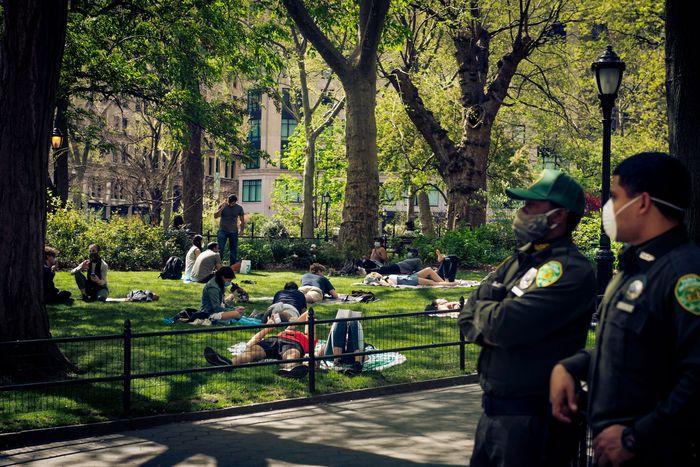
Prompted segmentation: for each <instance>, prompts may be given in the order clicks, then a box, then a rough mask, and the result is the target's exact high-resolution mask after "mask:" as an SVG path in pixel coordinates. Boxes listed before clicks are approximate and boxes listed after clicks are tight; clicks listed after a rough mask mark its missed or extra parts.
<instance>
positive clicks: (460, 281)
mask: <svg viewBox="0 0 700 467" xmlns="http://www.w3.org/2000/svg"><path fill="white" fill-rule="evenodd" d="M480 283H481V281H468V280H464V279H457V280H456V281H455V282H454V284H452V285H446V284H440V285H393V286H392V285H382V284H377V283H373V284H365V283H363V282H358V283H355V284H353V285H371V286H374V287H392V288H395V289H457V288H460V287H474V286H477V285H479V284H480Z"/></svg>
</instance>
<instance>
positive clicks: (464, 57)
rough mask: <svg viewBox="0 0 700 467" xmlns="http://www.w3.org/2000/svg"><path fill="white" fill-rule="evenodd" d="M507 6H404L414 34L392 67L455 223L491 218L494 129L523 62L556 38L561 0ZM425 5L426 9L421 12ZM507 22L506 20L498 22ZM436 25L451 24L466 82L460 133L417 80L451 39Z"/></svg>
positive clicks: (404, 21)
mask: <svg viewBox="0 0 700 467" xmlns="http://www.w3.org/2000/svg"><path fill="white" fill-rule="evenodd" d="M517 5H518V7H513V6H511V4H507V5H503V12H504V14H500V13H499V12H498V11H497V10H498V8H497V7H495V6H494V5H493V4H489V5H486V4H482V2H478V1H473V2H470V3H469V4H468V5H467V4H463V5H462V4H459V5H456V4H451V2H433V1H429V0H428V1H425V2H421V3H420V5H419V6H418V9H410V10H404V11H402V12H398V17H397V22H398V23H399V24H401V25H403V27H404V30H405V31H406V35H407V40H406V42H405V46H404V50H403V51H402V53H401V54H400V62H401V63H400V65H399V66H396V67H394V68H393V69H392V70H391V71H390V72H388V73H385V76H386V77H387V78H388V79H389V81H390V82H391V84H392V86H393V87H394V88H395V89H396V91H397V92H398V93H399V94H400V96H401V98H402V100H403V102H404V104H405V106H406V111H407V112H408V114H409V116H410V118H411V120H412V121H413V123H414V124H415V125H416V127H417V128H418V130H419V131H420V132H421V133H422V135H423V137H424V138H425V139H426V141H427V142H428V144H429V145H430V147H431V149H432V150H433V152H434V153H435V155H436V156H437V159H438V163H439V165H438V170H439V172H440V174H441V175H442V177H443V178H444V180H445V183H446V184H447V198H448V227H450V228H451V227H455V226H465V225H471V226H479V225H481V224H483V223H484V222H485V220H486V197H485V194H486V188H487V187H486V173H487V172H486V170H487V165H488V154H489V145H490V139H491V131H492V128H493V125H494V122H495V119H496V115H497V114H498V112H499V110H500V109H501V107H502V105H503V102H504V100H505V99H506V97H507V95H508V90H509V87H510V85H511V80H512V79H513V76H514V75H515V73H516V70H517V69H518V66H519V65H520V64H521V62H523V61H524V60H526V59H527V57H528V56H530V54H532V52H533V51H534V50H535V49H536V48H537V47H539V46H541V45H542V44H543V43H545V42H546V41H547V40H548V39H549V38H550V37H551V31H552V26H553V25H554V24H555V23H556V22H557V21H558V18H559V12H560V9H561V2H550V3H546V4H540V3H533V2H529V1H528V2H519V3H518V4H517ZM421 10H422V11H421ZM497 21H499V23H497ZM436 30H444V31H445V32H446V33H447V35H448V37H449V39H450V41H451V43H452V44H451V45H452V46H453V54H454V60H455V63H456V72H455V77H456V78H457V79H458V81H459V87H460V104H461V106H462V110H463V113H462V125H461V133H460V135H459V140H456V139H453V138H451V137H450V135H449V131H448V130H447V129H446V128H445V127H444V126H443V124H442V123H441V121H440V119H439V118H438V117H437V116H436V115H435V114H434V113H433V112H432V111H431V110H429V109H428V107H427V106H426V105H425V102H424V100H423V99H422V97H421V91H420V90H419V88H418V86H417V85H416V83H415V82H414V80H415V75H416V74H417V73H420V72H423V71H425V69H426V67H427V66H429V65H430V63H431V61H432V60H431V59H430V58H426V56H425V55H426V52H428V53H433V54H434V52H435V51H436V50H437V49H438V48H440V47H441V46H445V45H446V44H441V43H440V40H441V36H440V35H438V34H436V33H435V31H436ZM499 35H500V36H504V35H506V36H507V37H508V39H507V41H506V42H507V46H506V47H504V50H503V52H502V53H500V54H499V55H500V56H499V59H498V60H497V62H496V64H495V65H496V66H495V67H493V64H492V62H491V60H490V59H491V54H492V53H493V52H494V50H493V49H494V45H493V44H492V41H493V40H494V38H495V37H496V36H499Z"/></svg>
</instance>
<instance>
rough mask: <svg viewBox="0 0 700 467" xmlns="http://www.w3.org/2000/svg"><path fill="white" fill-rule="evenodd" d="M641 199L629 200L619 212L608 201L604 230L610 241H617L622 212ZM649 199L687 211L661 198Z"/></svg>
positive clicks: (604, 212)
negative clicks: (619, 218)
mask: <svg viewBox="0 0 700 467" xmlns="http://www.w3.org/2000/svg"><path fill="white" fill-rule="evenodd" d="M641 197H642V195H639V196H637V197H636V198H633V199H631V200H629V201H628V202H626V203H625V204H624V205H623V206H622V207H621V208H620V209H619V210H618V211H617V212H615V210H614V209H613V202H612V198H610V199H608V201H607V202H606V203H605V205H604V206H603V214H602V217H603V230H605V233H606V234H607V235H608V237H610V240H612V241H617V216H618V215H619V214H620V213H621V212H622V211H624V210H625V209H627V207H628V206H629V205H630V204H632V203H634V202H635V201H637V200H638V199H639V198H641ZM649 198H650V199H651V200H653V201H655V202H657V203H660V204H664V205H666V206H668V207H670V208H673V209H677V210H679V211H685V209H683V208H681V207H679V206H676V205H675V204H671V203H669V202H668V201H664V200H662V199H659V198H654V197H653V196H650V197H649Z"/></svg>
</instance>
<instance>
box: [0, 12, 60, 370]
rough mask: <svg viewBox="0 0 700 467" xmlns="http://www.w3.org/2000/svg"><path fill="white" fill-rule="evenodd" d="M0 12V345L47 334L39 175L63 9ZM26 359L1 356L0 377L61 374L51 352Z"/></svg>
mask: <svg viewBox="0 0 700 467" xmlns="http://www.w3.org/2000/svg"><path fill="white" fill-rule="evenodd" d="M0 6H1V8H2V10H0V11H1V13H0V16H2V21H3V29H2V31H1V32H0V34H1V35H2V39H1V41H0V173H2V174H3V182H2V183H1V184H0V248H1V249H2V251H4V252H5V254H3V255H0V270H2V271H4V272H5V273H4V274H2V277H0V341H8V340H15V339H37V338H45V337H49V336H50V332H49V321H48V316H47V314H46V308H45V306H44V305H43V303H42V302H43V296H44V290H43V289H44V287H43V282H42V280H41V277H42V263H43V248H44V238H45V230H46V181H47V177H46V171H47V167H48V155H49V154H48V151H49V138H50V135H51V128H52V125H51V121H52V117H53V109H54V100H55V97H56V88H57V86H58V78H59V69H60V65H61V57H62V55H63V46H64V41H65V31H66V15H67V10H68V5H67V0H55V1H51V2H43V1H38V0H26V1H21V2H14V1H4V2H2V4H1V5H0ZM10 271H12V272H10ZM23 350H24V351H26V350H27V349H26V348H25V349H23ZM31 354H32V352H30V356H28V354H27V353H22V354H19V353H18V354H17V355H13V357H12V358H3V359H2V360H1V361H0V375H3V377H5V376H11V377H12V376H15V377H16V376H17V375H21V374H22V373H31V372H36V371H37V369H38V368H43V369H47V368H48V369H49V371H56V372H60V371H61V370H65V369H66V368H67V365H66V364H67V362H66V361H65V359H63V358H62V356H61V354H60V353H59V352H58V350H57V349H56V348H55V347H50V348H42V349H41V350H40V351H39V350H38V349H37V351H36V352H35V353H33V355H31Z"/></svg>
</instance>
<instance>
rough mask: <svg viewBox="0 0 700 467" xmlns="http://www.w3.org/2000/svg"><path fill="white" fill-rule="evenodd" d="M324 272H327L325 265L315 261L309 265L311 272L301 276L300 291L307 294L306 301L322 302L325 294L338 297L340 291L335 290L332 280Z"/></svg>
mask: <svg viewBox="0 0 700 467" xmlns="http://www.w3.org/2000/svg"><path fill="white" fill-rule="evenodd" d="M324 272H326V268H325V266H323V265H322V264H319V263H313V264H312V265H311V266H309V272H308V273H306V274H304V275H303V276H301V288H300V289H299V291H300V292H301V293H303V294H304V295H305V296H306V303H316V302H320V301H321V300H323V297H324V296H325V295H330V296H331V297H333V298H338V292H336V291H335V287H333V284H331V281H329V280H328V279H327V278H326V277H325V276H324V275H323V273H324Z"/></svg>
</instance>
